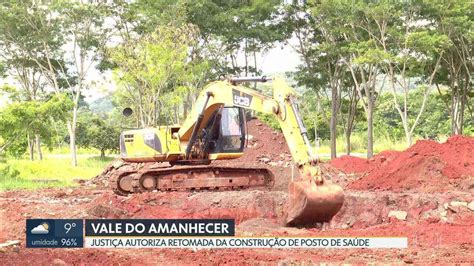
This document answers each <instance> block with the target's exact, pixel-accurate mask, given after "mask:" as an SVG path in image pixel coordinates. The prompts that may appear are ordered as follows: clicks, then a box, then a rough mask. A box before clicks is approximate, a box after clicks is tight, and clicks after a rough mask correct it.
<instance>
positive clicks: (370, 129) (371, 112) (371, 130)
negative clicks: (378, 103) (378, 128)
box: [367, 98, 374, 159]
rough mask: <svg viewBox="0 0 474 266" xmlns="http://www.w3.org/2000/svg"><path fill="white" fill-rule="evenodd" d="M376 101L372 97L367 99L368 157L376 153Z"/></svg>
mask: <svg viewBox="0 0 474 266" xmlns="http://www.w3.org/2000/svg"><path fill="white" fill-rule="evenodd" d="M373 117H374V102H373V100H372V99H370V98H369V99H368V100H367V158H368V159H369V158H372V156H373V155H374V123H373Z"/></svg>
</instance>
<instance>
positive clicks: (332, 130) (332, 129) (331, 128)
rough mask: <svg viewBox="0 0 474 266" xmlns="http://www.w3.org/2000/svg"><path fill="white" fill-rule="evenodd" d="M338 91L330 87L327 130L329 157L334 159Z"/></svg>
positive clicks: (335, 152)
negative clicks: (328, 135)
mask: <svg viewBox="0 0 474 266" xmlns="http://www.w3.org/2000/svg"><path fill="white" fill-rule="evenodd" d="M337 96H338V93H337V88H334V87H333V88H332V89H331V121H330V124H329V131H330V139H331V159H334V158H336V157H337V147H336V145H337V143H336V138H337V112H338V109H339V108H338V107H339V106H338V105H339V101H338V97H337Z"/></svg>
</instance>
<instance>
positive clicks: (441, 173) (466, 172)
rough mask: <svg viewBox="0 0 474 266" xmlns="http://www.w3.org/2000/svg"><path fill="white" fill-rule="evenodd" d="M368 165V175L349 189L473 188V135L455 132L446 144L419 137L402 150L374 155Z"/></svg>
mask: <svg viewBox="0 0 474 266" xmlns="http://www.w3.org/2000/svg"><path fill="white" fill-rule="evenodd" d="M355 163H356V164H357V163H360V162H359V161H358V160H357V161H355ZM368 164H369V167H368V168H367V169H368V172H369V174H368V175H367V176H364V177H362V178H361V179H359V180H356V181H354V182H352V183H351V184H350V185H349V188H352V189H358V190H367V189H374V190H392V191H405V190H416V191H422V192H443V191H449V190H453V189H454V190H470V189H474V138H473V137H467V136H459V135H458V136H453V137H451V138H449V139H448V140H447V141H446V142H445V143H438V142H435V141H432V140H421V141H418V142H417V143H416V144H415V145H413V146H411V147H410V148H408V149H407V150H405V151H402V152H387V153H383V154H380V155H377V156H375V157H374V158H373V159H371V160H369V161H368Z"/></svg>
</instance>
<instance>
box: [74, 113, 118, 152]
mask: <svg viewBox="0 0 474 266" xmlns="http://www.w3.org/2000/svg"><path fill="white" fill-rule="evenodd" d="M77 128H78V132H79V134H78V138H77V143H78V145H79V146H82V147H86V148H87V147H92V148H96V149H98V150H100V158H102V159H104V158H105V153H106V151H109V152H116V151H118V150H119V137H120V131H121V129H120V127H119V126H118V125H117V123H116V122H115V121H112V120H111V119H109V118H108V117H100V116H98V115H95V114H93V113H90V112H84V113H82V114H81V115H80V116H79V119H78V127H77Z"/></svg>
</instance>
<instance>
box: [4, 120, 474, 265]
mask: <svg viewBox="0 0 474 266" xmlns="http://www.w3.org/2000/svg"><path fill="white" fill-rule="evenodd" d="M249 124H250V133H251V134H252V135H253V136H254V138H253V139H251V140H250V141H249V147H250V148H248V152H247V153H246V155H245V156H244V157H243V158H240V159H238V160H235V161H233V162H232V164H246V163H250V164H260V165H266V166H268V167H270V168H271V170H272V171H273V172H274V173H275V175H276V183H275V186H274V187H273V188H272V189H271V190H247V191H225V192H169V193H165V192H154V193H145V194H136V195H131V196H128V197H122V196H117V195H115V194H113V193H112V192H111V191H110V190H109V189H107V187H106V186H104V185H105V184H102V183H101V182H102V181H100V180H99V181H100V182H96V184H97V185H93V184H83V185H82V186H79V187H76V188H64V189H43V190H37V191H10V192H2V193H0V243H3V242H6V241H8V240H20V241H21V244H20V246H19V247H7V248H3V249H0V264H31V263H32V262H34V263H36V264H51V263H53V264H58V265H60V264H64V263H67V264H71V263H74V264H91V263H93V264H94V263H95V264H97V263H100V264H112V263H114V264H125V265H128V264H157V263H163V264H164V263H167V264H171V265H175V264H208V263H212V264H224V263H225V264H238V265H241V264H257V263H258V264H276V263H278V264H310V263H351V264H356V263H357V264H358V263H364V264H366V263H374V262H379V263H397V264H399V263H417V264H423V265H424V264H440V265H444V264H447V263H466V264H471V265H472V264H473V263H474V234H473V233H472V232H474V202H473V201H474V193H473V192H474V180H473V178H472V176H473V175H468V176H466V175H463V176H460V177H457V176H453V178H452V179H449V180H450V181H449V183H446V184H445V183H438V185H437V186H436V189H434V187H433V186H434V185H433V184H435V185H436V184H437V183H436V180H434V179H432V176H433V177H436V178H438V179H441V178H443V177H442V176H441V174H440V173H443V171H445V168H446V167H445V168H443V167H444V165H445V164H444V162H445V161H446V160H444V159H443V160H442V159H438V157H436V158H434V157H433V156H435V155H436V154H435V153H434V152H433V151H431V150H429V151H427V153H422V152H420V151H418V150H417V151H413V150H409V152H410V154H409V155H407V158H408V159H410V160H415V159H416V160H418V159H417V158H418V157H420V156H423V157H421V159H420V160H419V161H421V162H424V164H420V163H416V162H414V163H413V164H407V165H408V166H409V167H410V168H409V169H410V171H411V172H410V173H412V172H413V171H414V170H412V169H415V168H416V167H418V166H420V165H421V166H424V165H427V167H425V168H423V169H424V170H423V169H422V170H423V171H421V170H419V171H417V172H416V173H417V175H418V174H419V175H420V177H418V176H417V175H411V176H405V177H410V178H412V179H413V180H411V179H410V182H405V181H403V180H402V179H400V178H402V177H403V176H401V177H400V178H399V179H397V180H398V181H400V183H393V182H392V181H393V179H391V177H390V176H384V175H381V174H383V172H384V170H383V168H381V167H383V166H384V165H389V166H391V167H392V166H393V165H394V164H391V162H397V160H399V161H400V165H401V166H403V163H402V161H401V160H402V159H400V158H402V157H400V158H399V157H397V158H395V159H393V160H392V159H390V158H391V157H390V158H389V157H387V158H382V159H383V160H380V161H381V163H379V164H377V166H376V167H377V169H376V170H377V172H374V173H375V174H377V173H378V172H381V174H379V175H380V176H381V178H380V179H375V178H373V175H374V174H367V173H362V174H361V173H358V174H351V173H349V172H350V171H347V169H345V172H346V173H343V172H341V171H340V170H338V169H337V168H335V167H333V166H330V165H329V164H325V165H323V173H324V174H325V175H326V176H327V177H330V178H331V179H332V180H333V181H334V182H336V183H338V184H340V185H341V186H343V187H344V189H345V195H346V200H345V203H344V206H343V208H342V209H341V211H340V212H339V213H338V214H337V215H336V216H335V217H334V219H333V220H332V221H331V222H330V223H328V224H324V225H322V226H319V227H317V228H310V229H304V228H303V229H298V228H287V227H283V226H281V220H282V217H283V216H284V211H285V209H286V199H287V197H288V195H287V192H286V186H287V184H288V182H289V180H290V179H291V175H292V170H291V168H292V167H291V163H290V162H291V156H289V153H288V150H287V147H286V146H285V145H286V144H285V142H284V140H283V137H282V136H281V134H278V133H275V132H272V131H271V130H270V129H268V128H266V127H264V125H261V124H260V123H259V122H258V121H257V122H255V121H253V122H250V123H249ZM269 139H272V140H273V141H268V140H269ZM468 141H472V140H468ZM275 143H276V144H275ZM422 144H423V143H422ZM428 144H430V143H428ZM430 145H431V144H430ZM418 146H420V145H418ZM462 146H466V145H465V144H463V145H462ZM430 147H431V146H430ZM443 147H444V146H443ZM421 148H423V147H421ZM459 149H460V148H459ZM468 150H469V149H468ZM471 152H472V150H471ZM425 154H426V155H425ZM402 155H403V154H402ZM385 156H386V155H385ZM462 156H463V155H461V157H462ZM470 156H471V155H470V153H469V152H467V153H466V155H464V157H462V158H468V159H469V158H471V157H470ZM459 158H460V157H458V158H457V159H456V160H453V164H451V165H452V166H450V168H448V169H447V170H452V171H451V172H453V171H454V170H456V171H454V172H456V173H458V172H462V171H465V170H466V169H467V170H466V171H468V172H467V173H468V174H471V173H472V172H469V171H470V170H469V169H471V168H470V167H472V166H473V165H474V164H471V163H470V161H468V162H464V163H463V164H459V165H455V164H454V163H457V162H458V161H460V160H459ZM462 158H461V159H462ZM378 159H381V158H378ZM378 159H377V160H378ZM341 160H343V161H342V162H339V163H344V165H345V166H348V165H349V166H351V165H354V163H356V162H355V161H350V160H352V159H351V158H343V159H341ZM428 162H429V163H428ZM360 163H363V165H362V166H364V165H365V164H367V163H366V162H360ZM223 164H227V163H225V162H224V163H223ZM229 164H230V162H229ZM433 165H434V166H436V167H433ZM421 166H420V167H421ZM364 167H365V166H364ZM371 167H372V166H371ZM456 167H457V168H456ZM372 168H373V167H372ZM400 169H401V170H403V169H402V168H397V169H395V170H393V172H394V173H400V171H401V170H400ZM426 169H428V170H429V171H425V170H426ZM459 169H461V170H462V171H461V170H459ZM413 173H414V172H413ZM420 173H422V174H420ZM473 174H474V173H473ZM384 178H385V179H384ZM414 178H424V179H423V182H415V181H416V179H414ZM361 180H362V181H363V182H362V181H361ZM364 180H366V181H364ZM377 180H381V181H383V182H389V181H390V182H392V183H389V184H390V186H391V187H390V188H391V189H388V188H387V186H385V187H384V186H381V185H380V184H379V183H377ZM420 180H421V179H420ZM104 183H106V181H105V182H104ZM365 184H367V186H366V187H364V186H363V185H365ZM374 184H376V185H374ZM384 184H385V183H384ZM398 184H400V185H398ZM407 184H409V185H410V187H406V185H407ZM425 184H428V185H425ZM401 185H403V186H404V187H403V189H394V188H399V187H401ZM377 186H379V187H380V188H378V187H377ZM395 216H398V218H397V217H395ZM27 218H80V219H83V218H84V219H87V218H233V219H235V220H236V222H237V232H236V233H237V235H240V236H261V235H266V236H333V237H334V236H354V237H355V236H359V237H362V236H404V237H408V248H407V249H275V250H272V249H201V250H191V249H26V248H25V236H26V235H25V227H26V222H25V220H26V219H27Z"/></svg>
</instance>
